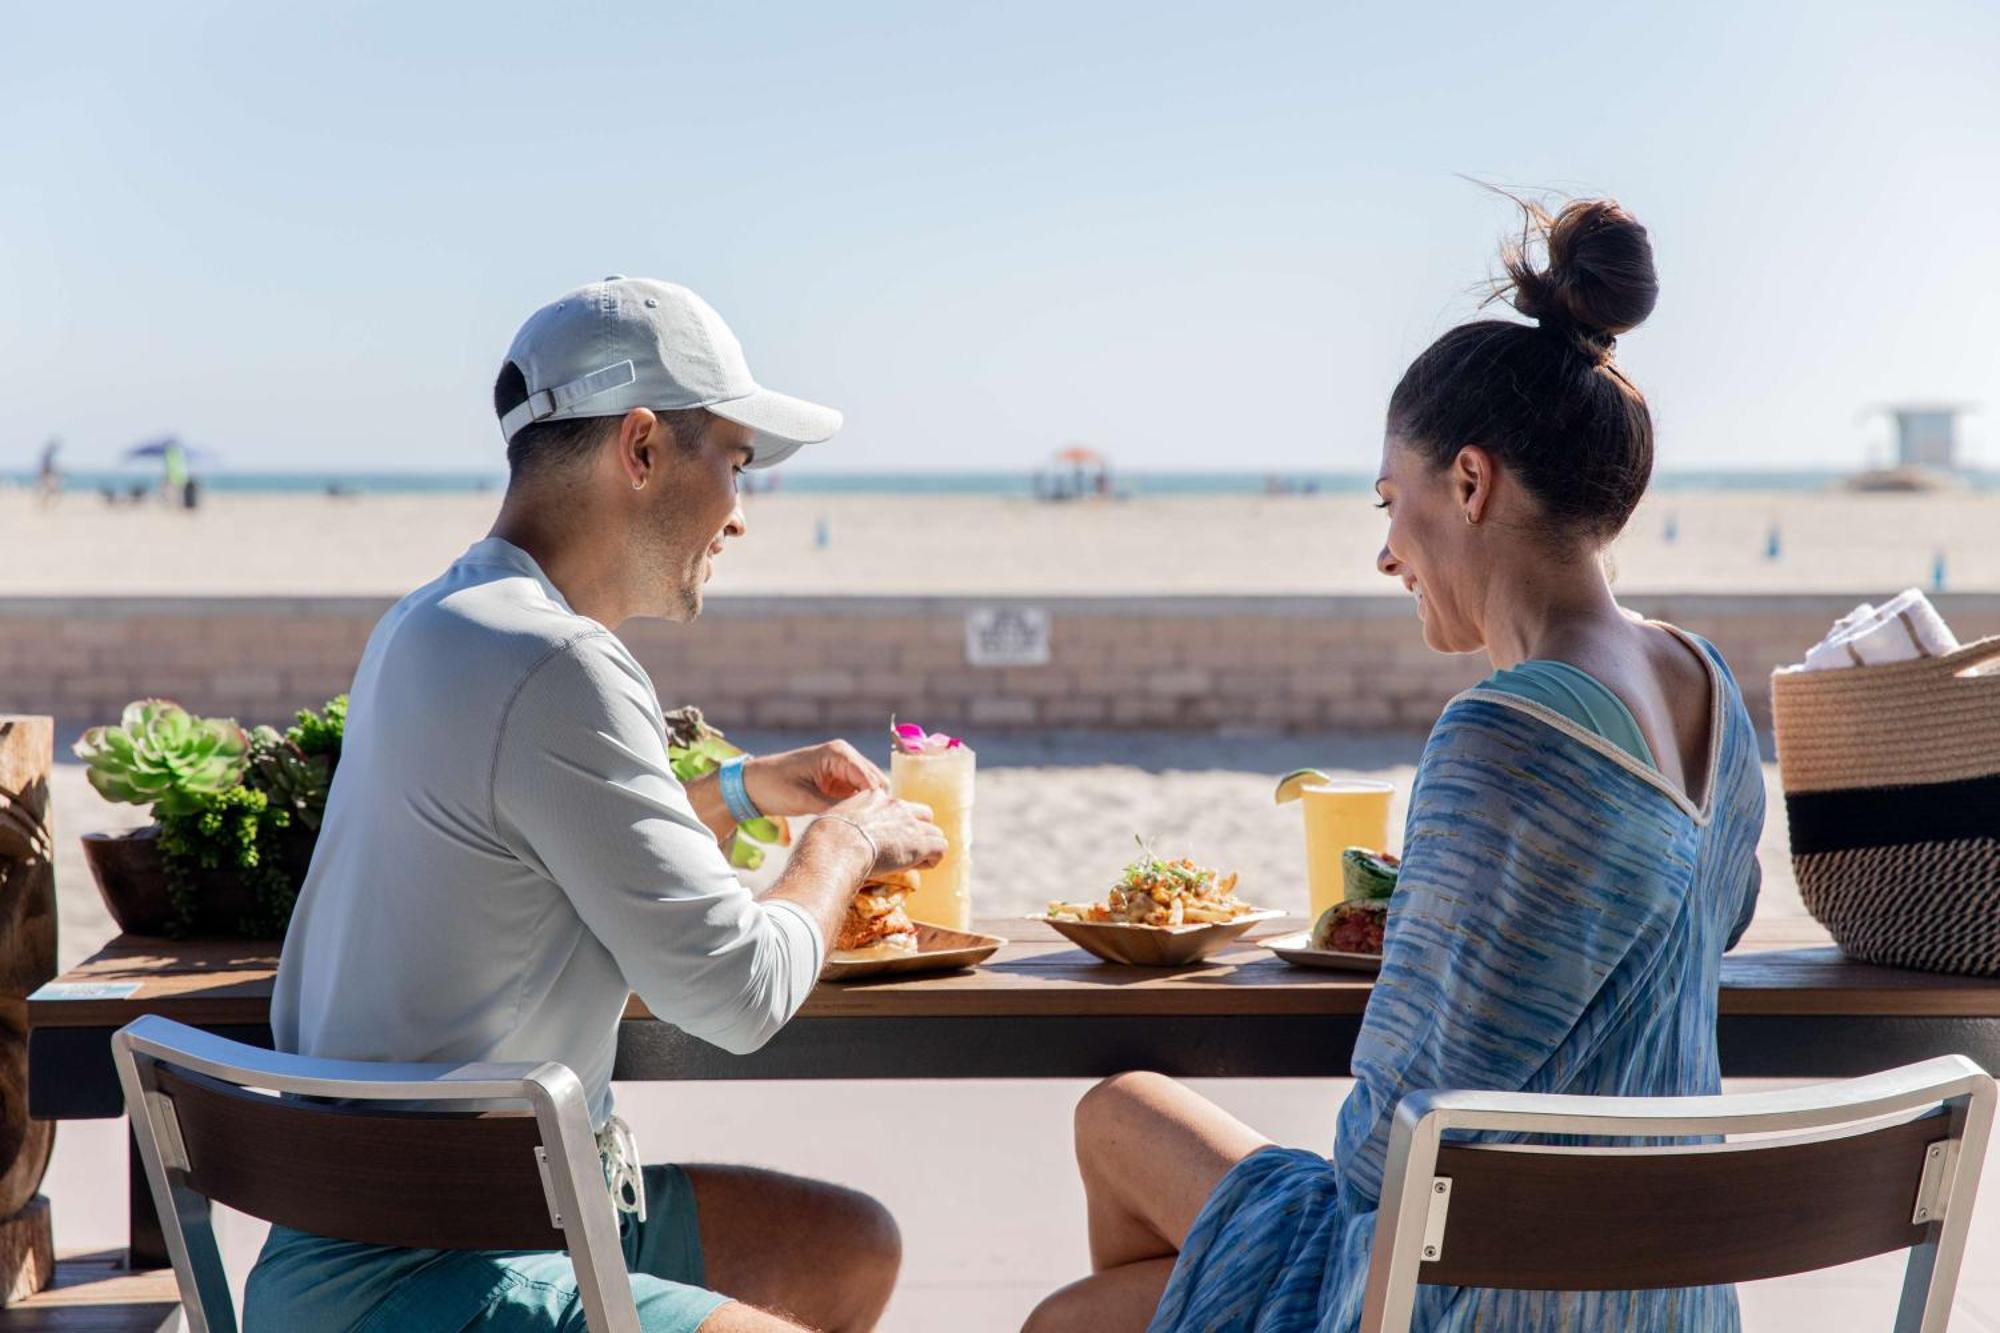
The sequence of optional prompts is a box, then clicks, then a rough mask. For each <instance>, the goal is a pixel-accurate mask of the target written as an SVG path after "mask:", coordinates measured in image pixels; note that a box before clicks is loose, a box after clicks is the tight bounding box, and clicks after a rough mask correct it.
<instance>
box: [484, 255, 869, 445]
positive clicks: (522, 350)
mask: <svg viewBox="0 0 2000 1333" xmlns="http://www.w3.org/2000/svg"><path fill="white" fill-rule="evenodd" d="M507 359H508V360H509V361H512V362H513V363H514V364H515V365H517V366H519V367H520V368H521V373H522V375H524V376H526V377H527V381H528V398H527V401H526V402H524V403H522V404H521V405H520V406H518V407H516V408H515V409H514V410H513V411H511V412H508V413H507V414H506V415H504V416H502V417H501V418H500V433H501V434H502V435H503V436H505V437H506V438H507V439H508V440H510V441H511V440H512V439H513V438H514V436H515V435H516V434H517V433H518V432H519V431H520V430H521V428H522V427H523V426H527V425H529V424H531V423H533V422H538V421H567V420H571V419H573V418H576V417H616V416H623V415H624V414H625V413H627V412H629V411H631V410H632V409H633V408H635V407H650V408H653V409H654V410H656V411H680V410H683V409H686V408H691V407H705V408H707V409H708V410H709V411H711V412H713V413H715V415H717V416H719V417H722V418H724V419H726V420H729V421H735V422H738V423H740V424H742V425H745V426H748V427H749V428H750V429H751V430H752V431H754V432H755V435H754V436H753V437H752V439H751V443H750V448H751V450H752V456H751V459H750V464H749V465H750V466H751V467H758V468H761V467H772V466H775V465H776V464H778V463H782V462H783V461H784V460H785V459H787V458H790V457H791V456H792V455H793V454H795V453H797V452H798V451H799V448H800V447H801V446H802V445H808V444H817V443H818V442H819V441H821V440H824V439H828V438H830V437H831V436H832V435H833V433H834V432H835V431H837V430H839V429H840V421H841V417H840V413H839V412H836V411H835V410H834V409H832V408H830V407H821V406H820V405H819V404H818V403H809V402H807V401H805V400H804V399H803V398H793V397H791V396H790V395H788V394H782V393H773V392H772V391H771V390H769V389H765V388H760V387H759V386H758V384H757V381H756V380H754V379H752V378H751V377H750V366H749V363H748V362H746V361H745V360H744V359H743V345H742V344H741V343H739V342H737V341H736V335H735V334H733V333H731V332H730V331H729V326H728V325H727V324H724V323H723V322H722V316H720V315H718V314H716V313H715V310H714V308H713V307H712V306H710V305H709V304H708V302H706V301H704V300H702V299H701V298H700V297H699V296H696V295H695V294H694V293H693V292H691V291H689V290H688V289H687V288H685V287H681V286H678V285H676V284H674V283H671V282H660V281H658V280H657V279H654V278H627V277H623V276H620V275H618V274H613V275H612V276H611V277H608V278H606V279H605V280H604V281H603V282H593V283H591V284H590V285H589V286H587V287H579V288H577V289H576V290H575V291H573V292H569V293H567V294H565V295H563V296H559V297H557V298H556V299H555V300H554V301H551V302H550V303H549V304H547V305H545V306H543V307H542V308H541V309H540V310H537V311H536V312H535V313H534V314H532V315H530V316H528V322H527V323H525V324H523V325H522V326H521V331H520V332H519V333H517V334H515V335H514V345H513V346H512V347H509V348H508V349H507Z"/></svg>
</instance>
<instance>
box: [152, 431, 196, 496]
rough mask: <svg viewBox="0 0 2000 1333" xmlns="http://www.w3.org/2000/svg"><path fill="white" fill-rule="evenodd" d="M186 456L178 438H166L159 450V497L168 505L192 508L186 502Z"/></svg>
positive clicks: (185, 451)
mask: <svg viewBox="0 0 2000 1333" xmlns="http://www.w3.org/2000/svg"><path fill="white" fill-rule="evenodd" d="M187 484H188V457H187V450H186V449H184V448H182V447H181V442H180V441H179V440H168V441H167V444H166V447H165V448H163V449H161V450H160V485H161V488H162V489H161V498H162V499H163V500H165V501H166V502H167V503H168V504H169V505H173V506H176V507H182V508H189V509H191V508H193V507H194V506H192V505H189V504H188V503H187Z"/></svg>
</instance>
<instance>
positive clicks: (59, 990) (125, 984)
mask: <svg viewBox="0 0 2000 1333" xmlns="http://www.w3.org/2000/svg"><path fill="white" fill-rule="evenodd" d="M138 993H139V983H138V982H136V981H51V982H50V983H48V985H46V986H43V987H42V988H41V989H40V990H38V991H36V992H35V993H34V994H33V995H30V996H29V997H28V998H29V999H31V1000H129V999H131V998H132V997H133V996H134V995H137V994H138Z"/></svg>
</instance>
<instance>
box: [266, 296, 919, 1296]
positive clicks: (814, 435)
mask: <svg viewBox="0 0 2000 1333" xmlns="http://www.w3.org/2000/svg"><path fill="white" fill-rule="evenodd" d="M493 400H494V409H495V411H496V412H497V413H498V415H499V417H500V428H501V432H502V434H503V435H504V436H505V437H506V440H507V462H508V470H509V474H510V479H509V482H508V487H507V495H506V498H505V500H503V501H502V503H501V507H500V515H499V518H498V519H497V520H496V522H495V523H494V526H493V530H492V532H491V534H490V535H488V536H487V537H486V539H485V540H483V541H480V542H476V543H474V544H473V546H472V547H471V549H469V550H467V551H466V552H465V554H464V555H462V556H460V557H459V559H458V560H457V561H456V562H454V563H453V564H452V566H451V567H450V568H449V569H447V570H446V571H445V572H444V573H443V574H442V575H440V576H439V577H438V578H437V579H436V580H434V581H433V582H431V583H430V584H428V585H427V586H425V587H423V588H420V589H418V590H417V591H415V592H413V593H411V594H410V595H409V596H408V597H405V598H404V599H403V600H402V601H401V602H399V603H397V604H396V606H395V607H394V608H392V609H391V610H390V611H389V613H388V614H387V615H386V616H384V617H383V620H382V623H381V625H380V626H378V627H377V629H376V631H375V634H374V636H373V637H372V638H371V639H370V640H369V643H368V647H367V649H366V650H365V652H364V653H363V655H362V659H361V665H360V668H359V670H358V671H357V673H356V675H355V679H354V688H353V691H352V695H351V702H350V703H349V706H348V713H347V737H346V742H345V747H344V749H343V750H342V752H341V760H340V767H339V769H338V771H337V773H336V774H335V777H334V780H333V791H332V796H331V798H330V800H329V801H328V803H327V810H326V817H325V821H324V824H323V827H322V828H321V831H320V835H319V843H318V846H317V847H316V849H315V850H314V853H313V859H312V868H311V870H310V872H309V873H308V874H307V876H306V881H305V884H304V886H303V888H302V889H301V891H300V894H299V899H298V909H297V913H296V915H294V916H293V918H292V924H291V929H290V931H289V933H288V934H287V935H286V938H285V946H284V952H283V955H282V957H281V959H280V961H279V965H278V978H277V988H276V992H275V994H274V995H273V997H272V1002H271V1029H272V1034H273V1036H274V1037H275V1039H276V1045H277V1048H278V1049H279V1050H281V1051H291V1052H297V1053H300V1054H304V1055H326V1056H332V1055H339V1056H342V1057H345V1058H348V1059H370V1060H456V1061H483V1060H496V1061H510V1060H528V1061H543V1060H555V1061H560V1062H562V1063H563V1064H565V1065H567V1066H569V1068H570V1069H571V1070H573V1071H575V1073H576V1075H577V1077H578V1078H579V1079H581V1080H582V1083H583V1086H584V1088H585V1090H586V1093H587V1095H588V1098H589V1104H590V1114H591V1124H592V1127H593V1128H594V1129H596V1130H597V1131H598V1151H599V1154H600V1155H601V1156H602V1158H603V1160H604V1166H605V1173H606V1180H607V1183H608V1184H609V1186H610V1192H611V1195H612V1203H613V1206H614V1208H615V1209H616V1212H617V1216H618V1225H619V1230H620V1238H621V1240H622V1242H623V1246H624V1254H625V1259H626V1263H627V1265H628V1267H630V1268H631V1269H632V1270H633V1274H632V1290H633V1294H634V1296H635V1297H636V1299H637V1302H638V1306H639V1310H640V1318H639V1324H638V1327H640V1328H642V1329H643V1330H645V1331H646V1333H666V1331H667V1330H674V1331H676V1333H692V1331H693V1330H694V1329H695V1328H696V1327H697V1326H700V1327H703V1328H708V1329H710V1330H721V1329H727V1330H743V1331H744V1333H756V1331H763V1330H780V1329H783V1330H794V1329H796V1328H797V1325H795V1324H793V1323H791V1322H790V1321H789V1320H788V1319H781V1318H779V1317H777V1316H775V1315H767V1314H764V1313H762V1308H774V1309H780V1310H785V1311H788V1312H790V1313H791V1316H792V1317H794V1318H797V1319H799V1320H801V1321H803V1322H805V1323H807V1324H809V1325H811V1326H812V1327H814V1328H841V1329H848V1328H853V1329H861V1328H872V1327H874V1325H875V1322H876V1320H877V1318H878V1317H879V1316H880V1315H881V1312H882V1310H883V1307H884V1306H885V1305H887V1303H888V1300H889V1295H890V1292H891V1290H892V1288H893V1287H894V1284H895V1276H896V1270H897V1267H898V1265H899V1263H900V1261H901V1245H900V1241H899V1239H898V1237H897V1233H896V1226H895V1222H894V1221H893V1220H892V1219H891V1218H890V1216H889V1213H888V1211H887V1210H886V1209H884V1208H883V1207H882V1206H881V1205H880V1204H879V1203H876V1202H875V1201H874V1200H873V1199H870V1198H868V1197H867V1196H866V1195H863V1194H860V1193H857V1192H855V1191H853V1190H848V1189H843V1188H841V1187H838V1186H834V1185H826V1184H821V1183H819V1182H816V1181H810V1180H801V1179H798V1178H796V1177H792V1176H784V1175H779V1174H778V1173H776V1172H772V1171H763V1170H756V1169H752V1168H748V1167H714V1166H691V1167H686V1168H683V1167H680V1166H677V1165H644V1164H642V1162H641V1159H640V1158H639V1157H638V1155H637V1149H636V1147H635V1146H634V1145H633V1143H632V1139H631V1133H630V1131H629V1130H628V1129H627V1128H626V1127H625V1125H624V1122H623V1121H621V1120H620V1119H618V1117H617V1116H616V1115H614V1114H613V1113H612V1091H611V1072H612V1070H611V1066H612V1056H613V1054H614V1052H615V1049H616V1047H617V1044H618V1043H617V1031H616V1030H617V1028H618V1026H619V1016H620V1015H621V1014H622V1013H623V1012H624V1010H625V1004H626V1001H627V999H628V998H629V997H630V996H631V994H632V993H634V992H636V993H637V994H638V996H639V997H640V999H642V1000H643V1001H645V1003H646V1006H647V1007H648V1008H649V1009H651V1010H652V1012H653V1013H654V1014H656V1015H658V1016H659V1018H660V1019H662V1020H663V1021H665V1022H667V1023H671V1024H673V1025H674V1026H676V1027H678V1028H679V1029H681V1030H682V1031H683V1032H686V1033H687V1034H689V1035H690V1036H692V1037H695V1038H698V1039H700V1040H704V1041H708V1042H712V1043H714V1044H715V1045H717V1046H719V1047H721V1048H722V1049H724V1050H727V1051H733V1052H737V1053H748V1052H750V1051H754V1050H756V1049H757V1048H758V1047H760V1046H762V1045H763V1044H764V1043H765V1042H766V1041H768V1040H770V1038H771V1037H772V1036H774V1035H775V1034H776V1033H777V1032H778V1030H779V1029H780V1028H782V1027H783V1026H784V1025H785V1024H786V1023H787V1022H789V1021H790V1020H791V1018H792V1016H793V1015H794V1014H796V1013H797V1012H798V1010H799V1007H800V1006H801V1005H802V1004H804V1003H805V1000H806V997H807V996H808V995H810V994H811V993H812V990H813V986H814V983H815V982H816V981H817V980H818V978H819V974H820V970H821V968H822V966H823V965H824V963H825V961H826V956H827V954H828V952H829V951H830V950H831V949H832V947H833V942H834V940H835V938H836V937H837V932H838V930H839V928H840V925H841V923H842V921H843V919H844V918H845V916H846V914H847V910H848V906H849V904H850V903H852V901H853V900H854V897H855V894H856V892H857V891H858V890H859V889H860V888H861V886H862V884H863V883H864V881H865V880H866V879H867V877H868V876H870V875H873V874H876V873H878V872H892V871H897V870H903V869H907V868H911V867H920V866H928V865H935V864H937V861H938V859H939V858H940V857H941V856H942V855H943V852H944V850H945V841H944V835H943V834H942V833H941V832H940V831H939V830H938V827H937V825H936V824H935V823H934V822H932V821H931V820H930V819H929V818H928V816H927V815H926V814H925V812H924V811H923V810H922V809H921V807H918V806H913V805H910V804H907V803H905V802H902V801H897V800H894V799H892V798H891V797H890V796H889V793H888V780H887V778H886V777H884V776H883V774H882V772H881V770H880V769H878V768H876V767H875V765H873V764H871V763H869V762H868V761H867V760H866V759H864V758H862V757H861V755H860V754H859V753H858V752H856V751H855V749H854V748H853V747H852V746H850V745H848V744H847V743H846V742H845V741H830V742H827V743H825V744H822V745H815V746H811V747H808V748H805V749H801V750H793V751H789V752H787V753H784V754H773V755H760V756H757V757H755V758H752V759H749V760H747V761H742V760H731V761H729V762H727V763H725V764H724V765H723V766H722V769H721V771H720V772H719V773H715V774H711V775H709V776H707V777H704V778H701V779H697V780H695V781H692V782H689V783H686V784H683V783H682V782H681V781H680V780H679V779H678V778H676V777H675V776H674V770H673V766H672V762H671V760H670V758H669V754H668V739H667V732H666V724H665V718H664V716H663V714H662V710H661V706H660V699H659V695H658V693H657V692H656V690H655V688H654V684H653V682H652V681H651V680H650V679H649V678H648V677H647V675H646V672H645V670H644V668H642V667H641V666H640V665H639V663H638V660H637V659H636V658H634V657H633V656H632V653H631V651H630V650H629V649H628V648H627V647H626V646H625V644H624V643H623V642H621V641H620V640H619V638H618V635H617V631H618V628H619V627H620V626H621V625H622V624H623V623H624V622H626V621H628V620H632V619H635V618H638V617H651V618H658V619H664V620H669V621H677V622H682V623H683V624H685V623H687V622H691V621H693V620H694V619H695V617H696V616H697V615H698V614H699V613H700V611H701V606H702V586H703V584H705V583H706V582H707V580H708V577H709V574H710V572H711V571H712V570H713V568H714V562H715V560H716V558H717V557H718V556H720V555H721V554H722V553H723V550H724V548H725V546H726V545H727V543H728V542H729V541H730V540H732V539H734V538H737V537H740V536H742V535H743V533H744V528H745V524H744V518H743V510H742V505H741V502H740V500H739V498H738V496H737V492H736V481H737V476H738V474H739V473H741V472H742V471H743V470H744V469H745V468H751V467H768V466H770V465H772V464H774V463H776V462H778V461H779V460H780V459H783V458H784V457H786V456H788V455H789V454H791V453H792V452H793V451H795V450H796V449H798V448H799V447H800V446H802V445H805V444H810V443H813V442H816V441H820V440H825V439H827V438H829V437H830V436H832V435H833V433H834V432H835V431H836V430H837V429H839V427H840V421H841V418H840V414H839V413H838V412H835V411H833V410H832V409H830V408H825V407H820V406H818V405H816V404H813V403H807V402H802V401H800V400H799V399H796V398H788V397H786V396H784V395H783V394H777V393H772V392H771V391H769V390H767V389H763V388H760V387H758V385H757V383H756V381H755V380H753V379H752V378H751V376H750V368H749V367H748V365H746V364H745V363H744V359H743V351H742V349H741V347H740V346H739V345H738V344H737V341H736V338H735V336H734V335H733V334H731V333H730V331H729V329H728V327H727V326H726V325H724V324H723V322H722V317H721V316H720V315H718V314H716V312H715V311H714V310H712V309H710V308H709V306H708V305H707V303H706V302H704V301H703V300H702V299H701V298H700V297H698V296H696V295H695V294H694V293H693V292H691V291H689V290H687V289H686V288H685V287H676V286H672V285H670V284H668V283H664V282H653V281H649V280H641V279H627V278H614V279H607V280H605V281H604V282H601V283H593V284H592V285H590V286H588V287H585V288H582V289H581V290H579V291H574V292H570V293H568V294H567V295H565V296H564V297H563V298H562V299H560V300H558V301H556V302H553V303H552V304H550V305H546V306H544V307H542V309H541V310H539V311H537V312H536V313H535V314H534V315H533V316H531V317H530V318H529V320H528V322H527V323H526V324H525V325H523V326H522V328H521V331H520V332H519V333H518V334H517V335H516V336H515V339H514V343H513V346H512V348H511V349H510V350H509V352H508V354H507V359H506V362H505V363H504V364H503V365H502V367H501V370H500V375H499V379H498V381H497V382H496V383H495V384H494V386H493ZM669 684H671V682H669ZM809 814H810V815H818V816H821V817H820V818H817V819H815V820H814V821H813V823H812V825H811V827H809V828H808V829H806V830H805V832H804V833H803V834H802V835H801V836H800V837H799V838H798V840H797V841H796V842H795V843H794V844H793V846H792V851H791V856H790V860H789V862H788V863H787V865H786V866H785V868H784V872H783V874H782V875H781V876H780V878H779V879H778V881H777V883H776V885H775V886H774V887H772V888H771V889H770V890H769V891H768V892H767V893H765V894H764V896H763V897H761V898H759V897H756V896H753V895H752V893H751V892H750V890H749V889H748V888H746V887H745V886H744V884H743V883H742V881H740V880H739V879H738V878H737V876H736V872H735V870H733V869H732V868H731V866H730V864H729V860H728V858H727V857H725V856H724V855H723V853H722V851H721V848H720V845H719V843H720V840H721V839H724V838H727V837H729V836H731V835H733V833H734V832H735V830H736V828H737V826H738V825H739V824H740V823H742V822H745V821H748V820H754V819H758V818H761V817H763V816H765V815H773V816H784V815H809ZM798 1131H799V1132H800V1133H803V1134H808V1135H809V1134H811V1133H812V1132H813V1131H814V1125H813V1124H812V1122H811V1119H810V1117H807V1118H806V1119H805V1120H802V1121H801V1123H800V1124H799V1126H798ZM743 1146H744V1148H745V1150H746V1151H747V1152H753V1153H754V1152H759V1151H762V1150H763V1149H762V1148H760V1146H759V1145H755V1144H750V1143H745V1144H744V1145H743ZM466 1202H467V1203H468V1204H476V1200H467V1201H466ZM578 1299H579V1289H578V1284H577V1275H576V1273H575V1271H574V1269H573V1266H572V1265H571V1263H570V1259H569V1256H568V1255H566V1254H563V1253H560V1252H533V1253H523V1252H499V1251H444V1250H410V1249H398V1248H393V1247H389V1246H382V1245H360V1244H353V1243H350V1242H347V1241H341V1240H335V1239H330V1238H326V1237H321V1236H312V1235H307V1234H305V1233H303V1232H299V1231H294V1230H290V1229H288V1228H286V1227H282V1226H277V1227H273V1228H272V1229H271V1237H270V1240H269V1241H268V1242H267V1243H266V1244H265V1246H264V1250H263V1253H262V1254H261V1255H260V1256H259V1258H258V1260H257V1264H256V1266H255V1268H253V1269H252V1270H251V1273H250V1277H249V1282H248V1288H247V1292H246V1296H245V1300H244V1329H245V1333H259V1331H260V1330H273V1331H275V1330H283V1331H284V1333H334V1330H346V1329H350V1328H358V1327H361V1326H363V1325H366V1326H368V1327H371V1328H379V1329H384V1330H387V1329H413V1330H414V1329H439V1330H443V1329H461V1328H474V1327H477V1328H482V1329H494V1330H498V1329H502V1328H506V1329H525V1328H549V1329H554V1328H556V1327H558V1326H560V1327H562V1328H576V1327H578V1322H579V1319H580V1316H579V1314H578ZM704 1321H707V1322H704Z"/></svg>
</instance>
